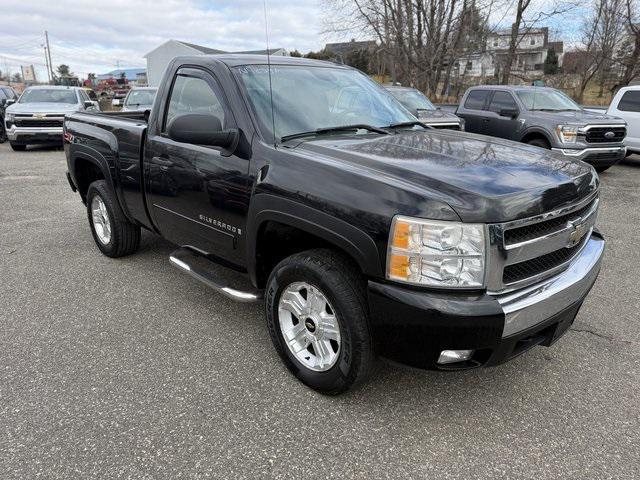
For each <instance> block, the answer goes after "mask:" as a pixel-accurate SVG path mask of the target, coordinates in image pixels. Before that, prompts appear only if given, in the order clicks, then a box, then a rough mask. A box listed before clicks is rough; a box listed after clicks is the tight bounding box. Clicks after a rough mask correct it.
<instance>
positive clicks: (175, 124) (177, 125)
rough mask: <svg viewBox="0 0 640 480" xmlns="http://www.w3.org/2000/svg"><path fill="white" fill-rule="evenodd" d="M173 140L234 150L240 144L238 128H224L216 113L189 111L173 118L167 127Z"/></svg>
mask: <svg viewBox="0 0 640 480" xmlns="http://www.w3.org/2000/svg"><path fill="white" fill-rule="evenodd" d="M167 133H168V134H169V138H171V140H175V141H176V142H181V143H192V144H194V145H208V146H211V147H220V148H224V149H225V150H231V151H233V150H234V149H235V147H236V146H237V144H238V139H239V135H238V130H236V129H228V130H222V123H221V122H220V119H219V118H218V117H216V116H215V115H207V114H203V113H187V114H185V115H179V116H177V117H175V118H173V119H172V120H171V121H170V122H169V125H168V127H167Z"/></svg>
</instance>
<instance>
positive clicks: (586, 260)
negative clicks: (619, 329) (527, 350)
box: [496, 235, 605, 338]
mask: <svg viewBox="0 0 640 480" xmlns="http://www.w3.org/2000/svg"><path fill="white" fill-rule="evenodd" d="M604 243H605V242H604V240H603V239H602V238H601V237H599V236H597V235H592V236H591V238H590V239H589V240H588V241H587V243H586V244H585V246H584V248H583V249H582V251H581V252H580V254H579V255H578V256H577V257H575V258H574V259H573V260H572V261H571V263H570V264H569V266H568V267H567V269H566V270H564V271H563V272H562V273H560V274H558V275H556V276H555V277H551V278H549V279H547V280H544V281H543V282H540V283H537V284H535V285H531V286H529V287H526V288H523V289H521V290H518V291H515V292H510V293H507V294H504V295H500V296H497V297H496V300H497V301H498V302H499V303H500V305H501V306H502V309H503V311H504V314H505V322H504V330H503V331H502V337H503V338H504V337H509V336H511V335H514V334H517V333H518V332H521V331H523V330H526V329H528V328H530V327H534V326H535V325H537V324H538V323H541V322H544V321H545V320H547V319H549V318H551V317H553V316H554V315H556V314H558V313H560V312H562V311H563V310H564V309H566V308H568V307H570V306H571V305H573V304H575V303H576V302H578V301H580V300H581V299H583V298H584V297H585V296H586V295H587V293H589V290H590V289H591V287H592V286H593V283H594V282H595V281H596V278H597V276H598V273H599V272H600V262H601V260H602V254H603V252H604Z"/></svg>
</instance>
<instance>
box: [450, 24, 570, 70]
mask: <svg viewBox="0 0 640 480" xmlns="http://www.w3.org/2000/svg"><path fill="white" fill-rule="evenodd" d="M510 40H511V30H510V29H508V30H500V31H497V32H493V33H491V34H489V35H488V37H487V43H486V45H485V49H484V51H483V52H481V53H472V54H469V55H465V56H463V57H461V58H459V59H458V62H457V63H458V74H459V75H460V76H463V75H464V76H469V77H485V76H486V77H490V76H493V75H495V74H496V73H497V71H496V70H499V69H500V66H501V65H504V62H505V59H506V57H507V55H508V53H509V42H510ZM563 49H564V44H563V42H550V41H549V29H548V28H547V27H542V28H529V29H522V30H520V32H518V43H517V46H516V51H515V58H514V61H513V65H512V66H511V72H512V73H516V74H527V73H540V74H541V73H542V71H543V68H544V62H545V60H546V59H547V54H548V53H549V50H553V51H555V52H556V54H557V55H558V57H559V58H560V59H561V58H562V53H563Z"/></svg>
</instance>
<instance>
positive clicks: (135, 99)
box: [124, 90, 156, 106]
mask: <svg viewBox="0 0 640 480" xmlns="http://www.w3.org/2000/svg"><path fill="white" fill-rule="evenodd" d="M155 96H156V91H155V90H131V92H129V95H127V100H126V101H125V102H124V104H125V105H127V106H140V105H153V97H155Z"/></svg>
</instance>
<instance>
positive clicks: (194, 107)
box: [162, 75, 225, 132]
mask: <svg viewBox="0 0 640 480" xmlns="http://www.w3.org/2000/svg"><path fill="white" fill-rule="evenodd" d="M185 113H210V114H212V115H215V116H216V117H218V119H220V124H221V125H222V126H223V127H224V124H225V115H224V108H223V106H222V102H221V101H220V99H219V96H218V95H217V94H216V92H214V91H213V89H212V88H211V86H210V85H209V84H208V83H207V82H205V81H204V80H202V79H201V78H196V77H187V76H184V75H178V76H177V77H176V80H175V82H174V83H173V89H172V90H171V98H170V99H169V106H168V108H167V115H166V118H165V121H164V126H163V128H162V130H163V131H165V132H166V130H167V125H169V122H170V121H171V120H172V119H173V118H174V117H177V116H178V115H184V114H185Z"/></svg>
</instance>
